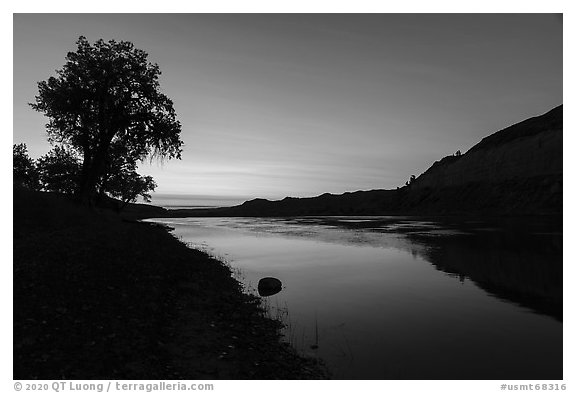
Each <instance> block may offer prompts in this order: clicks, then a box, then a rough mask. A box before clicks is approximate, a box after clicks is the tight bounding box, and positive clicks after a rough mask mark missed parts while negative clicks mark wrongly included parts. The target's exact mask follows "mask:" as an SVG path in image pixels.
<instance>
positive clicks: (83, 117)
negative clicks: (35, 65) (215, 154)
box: [30, 36, 183, 204]
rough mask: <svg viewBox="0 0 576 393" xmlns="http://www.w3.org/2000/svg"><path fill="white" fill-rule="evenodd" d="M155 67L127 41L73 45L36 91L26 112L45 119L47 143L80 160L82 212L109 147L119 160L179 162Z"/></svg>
mask: <svg viewBox="0 0 576 393" xmlns="http://www.w3.org/2000/svg"><path fill="white" fill-rule="evenodd" d="M159 75H160V69H159V67H158V65H157V64H152V63H150V62H149V61H148V54H147V53H146V52H144V51H142V50H140V49H136V48H134V45H133V44H132V43H130V42H127V41H120V42H116V41H114V40H111V41H108V42H105V41H103V40H98V41H96V42H95V43H94V45H91V44H90V43H89V42H88V40H87V39H86V38H85V37H82V36H81V37H80V38H79V39H78V41H77V49H76V51H75V52H69V53H68V55H67V56H66V63H65V64H64V66H63V67H62V69H60V70H58V71H57V76H56V77H50V78H49V79H48V80H47V81H42V82H39V83H38V89H39V93H38V95H37V96H36V102H35V103H32V104H30V105H31V106H32V107H33V108H34V109H35V110H37V111H39V112H43V113H44V114H45V115H46V116H47V117H48V118H49V119H50V121H49V123H48V124H47V130H48V139H49V141H50V142H51V143H62V144H65V145H67V146H69V147H71V148H73V149H75V150H76V151H77V152H78V154H79V155H80V156H81V157H82V167H81V173H80V180H79V186H78V189H77V193H78V196H79V198H80V200H81V201H82V202H83V203H86V204H89V203H91V201H92V198H93V197H94V195H95V193H96V191H97V187H98V184H99V183H101V182H102V177H103V176H104V175H105V174H106V170H107V166H108V163H109V161H110V160H111V152H112V151H113V150H114V149H111V146H122V149H121V151H122V153H123V154H124V157H123V159H124V160H125V161H127V162H129V163H134V164H135V163H136V162H137V161H139V160H143V159H144V158H146V157H150V158H160V159H165V158H168V159H171V158H178V159H179V158H180V155H181V152H182V145H183V143H182V141H181V140H180V131H181V127H180V122H179V121H178V120H176V113H175V111H174V107H173V102H172V100H170V99H169V98H168V97H167V96H165V95H164V94H162V93H161V92H160V90H159V82H158V77H159Z"/></svg>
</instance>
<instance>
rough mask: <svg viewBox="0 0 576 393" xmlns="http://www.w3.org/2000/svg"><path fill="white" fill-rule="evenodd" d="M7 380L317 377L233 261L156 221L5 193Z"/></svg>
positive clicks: (42, 195) (42, 197)
mask: <svg viewBox="0 0 576 393" xmlns="http://www.w3.org/2000/svg"><path fill="white" fill-rule="evenodd" d="M13 228H14V261H13V263H14V277H13V280H14V292H13V293H14V375H13V377H14V379H60V378H65V379H276V378H278V379H298V378H313V379H317V378H323V377H324V376H325V373H324V372H323V371H321V369H320V368H319V367H318V366H317V365H316V364H314V362H313V361H311V360H307V359H303V358H301V357H299V356H297V355H296V354H294V352H293V351H292V350H291V348H290V347H288V346H287V345H286V344H283V343H281V341H280V338H281V337H280V335H279V333H278V328H279V322H277V321H272V320H270V319H267V318H266V317H265V315H264V313H263V311H262V308H261V306H260V302H259V299H258V298H256V297H253V296H249V295H246V294H244V293H243V292H242V288H241V286H240V284H239V283H238V282H237V281H236V280H235V279H234V278H233V277H232V276H231V271H230V269H229V268H228V267H227V266H225V265H223V264H222V263H221V262H219V261H217V260H214V259H212V258H210V257H209V256H207V255H206V254H204V253H201V252H199V251H195V250H192V249H189V248H187V247H186V246H185V245H184V244H183V243H181V242H179V241H177V240H176V239H175V238H174V237H172V236H171V235H170V234H169V233H168V231H166V229H165V228H163V227H159V226H152V225H149V224H142V223H137V222H134V221H127V220H122V219H121V218H120V217H119V216H118V215H117V214H116V213H114V212H112V211H110V210H106V209H85V208H81V207H78V206H76V205H74V204H73V203H72V202H71V201H69V200H68V199H67V198H65V197H63V196H60V195H54V194H47V193H31V192H26V191H22V190H17V191H15V193H14V221H13Z"/></svg>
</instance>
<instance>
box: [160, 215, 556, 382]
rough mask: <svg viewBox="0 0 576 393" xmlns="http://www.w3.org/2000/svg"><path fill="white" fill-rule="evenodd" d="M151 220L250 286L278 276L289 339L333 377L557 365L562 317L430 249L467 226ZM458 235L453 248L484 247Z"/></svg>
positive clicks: (485, 372)
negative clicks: (443, 262)
mask: <svg viewBox="0 0 576 393" xmlns="http://www.w3.org/2000/svg"><path fill="white" fill-rule="evenodd" d="M155 221H159V222H162V223H165V224H168V225H170V226H173V227H175V231H174V232H173V233H174V234H175V236H177V237H179V238H181V239H182V240H183V241H185V242H187V243H189V244H190V245H191V246H192V247H195V248H201V249H204V250H206V251H208V252H209V253H211V254H213V255H216V256H218V257H220V258H223V259H225V260H226V261H228V262H229V263H230V265H231V266H232V267H233V268H234V269H239V270H240V279H241V280H242V281H243V282H244V283H245V285H246V286H247V287H249V288H252V290H254V288H255V287H256V286H257V283H258V280H259V279H260V278H262V277H265V276H271V277H277V278H279V279H280V280H281V281H282V283H283V286H284V288H283V290H282V291H281V292H280V293H278V294H277V295H274V296H271V297H269V298H266V304H268V305H269V306H270V308H271V310H272V313H273V314H278V315H280V316H281V317H282V319H283V321H284V322H285V324H286V325H287V328H286V329H285V334H286V337H287V340H288V341H290V342H291V343H292V344H293V345H295V346H296V347H297V348H298V349H299V350H300V351H302V352H304V353H306V354H308V355H312V356H319V357H321V358H322V359H324V360H325V361H326V362H327V364H328V365H329V366H330V368H331V369H332V371H333V372H334V377H335V378H361V379H372V378H374V379H385V378H392V379H414V378H424V379H427V378H430V379H454V378H458V379H460V378H472V379H488V378H491V379H513V378H517V379H525V378H547V377H550V376H552V377H554V378H560V377H561V361H562V359H561V350H562V324H561V323H560V322H558V321H555V320H553V319H551V318H549V317H547V316H544V315H538V314H535V313H533V312H531V311H530V310H529V309H527V308H525V307H521V306H519V305H518V304H516V303H512V302H505V301H502V300H500V298H499V297H497V296H494V295H493V294H492V293H491V292H486V291H485V290H484V289H482V288H480V287H478V286H477V285H476V284H474V282H472V281H470V280H469V279H467V278H466V276H465V275H460V274H454V273H453V272H452V271H451V269H450V268H445V267H442V268H441V269H440V268H439V266H438V265H437V264H434V263H435V262H433V261H432V260H429V258H430V257H431V256H434V255H436V254H435V253H437V252H438V249H441V248H442V247H443V246H442V247H440V244H441V243H440V242H437V241H436V240H434V239H436V238H438V239H441V238H442V239H447V238H454V239H464V238H466V239H472V238H475V236H477V235H474V234H472V233H470V232H468V231H466V230H460V229H459V228H456V227H453V226H452V227H451V226H444V225H443V224H440V223H436V222H433V221H428V220H422V219H420V220H413V221H411V220H410V219H408V218H402V217H400V218H397V217H396V218H386V217H371V218H357V217H353V218H351V217H341V218H338V217H326V218H310V217H307V218H288V219H269V218H186V219H162V220H155ZM479 226H480V227H481V225H479ZM486 227H489V226H486ZM457 244H462V245H463V246H462V247H460V248H459V249H458V253H457V254H455V255H456V259H457V260H461V259H473V258H476V259H478V258H480V259H481V258H482V256H481V255H480V256H479V255H477V251H476V250H475V249H473V248H467V247H468V246H467V245H466V244H467V243H466V242H463V241H460V242H457ZM442 249H443V248H442ZM466 250H468V251H466ZM448 251H449V252H451V251H450V249H449V248H448ZM466 252H469V253H476V254H466ZM442 255H444V254H442ZM446 258H448V259H447V260H448V261H450V260H451V259H450V258H452V257H451V255H447V256H446ZM430 262H432V263H430ZM475 262H477V261H475ZM449 267H450V266H449ZM316 328H317V329H318V338H316V333H315V332H316ZM316 341H318V349H316V350H313V349H311V346H312V345H315V344H316ZM559 373H560V374H559Z"/></svg>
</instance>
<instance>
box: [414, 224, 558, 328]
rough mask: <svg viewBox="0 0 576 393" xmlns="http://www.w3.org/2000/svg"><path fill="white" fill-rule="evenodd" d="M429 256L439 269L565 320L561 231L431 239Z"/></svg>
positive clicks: (423, 238)
mask: <svg viewBox="0 0 576 393" xmlns="http://www.w3.org/2000/svg"><path fill="white" fill-rule="evenodd" d="M411 237H413V239H414V240H415V241H417V242H419V243H424V244H426V245H428V246H429V247H427V248H426V252H425V257H426V259H427V260H429V261H430V262H431V263H432V264H433V265H434V266H435V267H436V268H437V269H438V270H440V271H443V272H446V273H451V274H455V275H458V276H459V277H460V279H461V280H465V279H470V280H472V281H473V282H474V283H476V284H477V285H478V286H479V287H481V288H482V289H484V290H485V291H487V292H488V293H491V294H493V295H495V296H497V297H499V298H501V299H504V300H508V301H513V302H515V303H518V304H520V305H522V306H525V307H529V308H530V309H532V310H533V311H535V312H538V313H542V314H546V315H550V316H552V317H554V318H555V319H558V320H560V321H561V320H562V233H561V232H547V233H542V232H540V233H529V232H527V231H526V230H513V231H511V230H509V229H508V230H501V229H499V228H496V229H494V230H493V231H485V232H484V231H475V232H474V233H473V234H470V235H462V236H446V237H435V238H430V237H426V236H419V235H413V236H411Z"/></svg>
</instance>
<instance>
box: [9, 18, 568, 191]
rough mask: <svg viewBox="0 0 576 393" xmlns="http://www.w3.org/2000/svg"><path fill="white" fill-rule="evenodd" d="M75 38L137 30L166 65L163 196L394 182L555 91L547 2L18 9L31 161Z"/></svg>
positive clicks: (557, 99)
mask: <svg viewBox="0 0 576 393" xmlns="http://www.w3.org/2000/svg"><path fill="white" fill-rule="evenodd" d="M79 35H85V36H86V37H87V38H88V39H89V40H90V41H95V40H96V39H99V38H103V39H105V40H109V39H117V40H128V41H132V42H133V43H134V44H135V46H136V47H138V48H141V49H143V50H145V51H147V52H148V53H149V55H150V57H149V58H150V60H151V61H152V62H156V63H158V64H159V66H160V69H161V70H162V73H163V74H162V77H161V87H162V90H163V91H164V92H165V93H166V94H167V95H168V96H169V97H170V98H172V99H173V101H174V104H175V108H176V111H177V114H178V118H179V120H180V121H181V123H182V139H183V141H184V143H185V146H184V152H183V157H182V160H181V161H168V162H165V163H164V164H162V165H159V164H156V163H153V164H151V165H149V164H143V165H141V167H140V172H141V173H143V174H150V175H152V176H154V178H155V180H156V182H157V183H158V188H157V193H158V194H180V195H186V194H191V195H213V196H224V197H237V196H239V197H246V198H253V197H263V198H273V199H277V198H283V197H284V196H313V195H318V194H322V193H324V192H332V193H341V192H345V191H354V190H359V189H363V190H367V189H375V188H395V187H396V186H399V185H402V184H403V183H404V182H405V181H406V180H407V179H408V177H409V176H410V175H411V174H416V175H418V174H420V173H421V172H423V171H424V170H426V169H427V168H428V167H429V166H430V165H431V164H432V163H433V162H434V161H435V160H438V159H440V158H442V157H443V156H445V155H448V154H452V153H454V152H455V151H456V150H462V151H463V152H464V151H466V150H467V149H468V148H470V147H471V146H472V145H474V144H475V143H477V142H478V141H479V140H480V139H481V138H483V137H484V136H486V135H488V134H490V133H493V132H495V131H497V130H499V129H501V128H504V127H506V126H508V125H511V124H512V123H515V122H518V121H521V120H524V119H525V118H527V117H531V116H536V115H540V114H542V113H544V112H546V111H548V110H550V109H552V108H553V107H555V106H557V105H559V104H561V103H562V19H561V17H560V16H557V15H553V14H546V15H544V14H540V15H539V14H531V15H530V14H524V15H511V14H510V15H498V14H479V15H473V14H471V15H458V14H445V15H443V14H434V15H418V14H413V15H401V14H400V15H398V14H396V15H394V14H339V15H336V14H332V15H322V14H313V15H312V14H311V15H298V14H296V15H288V14H285V15H281V14H279V15H264V14H262V15H253V14H238V15H225V14H222V15H210V14H205V15H202V14H180V15H170V14H161V15H154V14H140V15H136V14H135V15H130V14H100V15H98V14H86V15H81V14H44V15H40V14H16V15H15V16H14V136H13V141H14V143H20V142H25V143H27V145H28V147H29V150H30V154H31V156H32V157H34V158H37V157H38V156H40V155H42V154H45V153H46V152H47V151H48V150H49V148H50V147H49V145H48V143H47V141H46V137H45V133H44V131H43V129H44V124H45V123H46V119H45V118H44V117H43V116H42V115H40V114H38V113H36V112H34V111H33V110H32V109H31V108H30V107H28V106H27V103H28V102H31V101H33V99H34V95H35V94H36V92H37V86H36V82H38V81H40V80H45V79H47V78H48V77H49V76H52V75H54V74H55V72H54V70H55V69H59V68H61V66H62V65H63V64H64V57H65V55H66V53H67V52H68V51H71V50H74V49H75V44H74V43H75V41H76V39H77V38H78V36H79Z"/></svg>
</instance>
